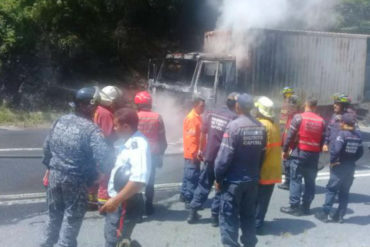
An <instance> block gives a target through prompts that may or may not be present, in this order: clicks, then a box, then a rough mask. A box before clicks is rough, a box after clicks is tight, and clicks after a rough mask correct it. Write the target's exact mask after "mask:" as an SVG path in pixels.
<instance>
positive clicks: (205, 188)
mask: <svg viewBox="0 0 370 247" xmlns="http://www.w3.org/2000/svg"><path fill="white" fill-rule="evenodd" d="M214 182H215V172H214V163H213V162H205V167H204V169H202V171H201V172H200V176H199V182H198V186H197V188H196V189H195V191H194V195H193V199H192V200H191V203H190V207H191V208H192V209H195V210H199V209H201V208H202V206H203V204H204V203H205V202H206V201H207V199H208V195H209V193H210V192H211V189H212V186H213V184H214ZM220 194H221V193H220V192H218V191H216V194H215V197H214V198H213V201H212V206H211V212H212V215H214V216H218V215H219V211H220Z"/></svg>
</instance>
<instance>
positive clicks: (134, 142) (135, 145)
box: [131, 141, 137, 149]
mask: <svg viewBox="0 0 370 247" xmlns="http://www.w3.org/2000/svg"><path fill="white" fill-rule="evenodd" d="M131 148H132V149H137V142H136V141H133V142H131Z"/></svg>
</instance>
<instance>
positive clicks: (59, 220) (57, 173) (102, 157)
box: [41, 88, 113, 247]
mask: <svg viewBox="0 0 370 247" xmlns="http://www.w3.org/2000/svg"><path fill="white" fill-rule="evenodd" d="M98 99H99V93H98V90H97V89H96V88H82V89H80V90H78V91H77V93H76V95H75V99H74V106H75V112H74V113H71V114H68V115H65V116H63V117H61V118H59V119H58V120H57V121H56V122H55V124H54V126H53V128H52V130H51V131H50V133H49V135H48V137H47V138H46V141H45V145H44V159H43V164H44V165H45V166H46V167H47V168H48V169H49V170H50V174H49V186H48V188H47V203H48V210H49V222H48V227H47V230H46V239H45V241H44V242H43V243H42V244H41V246H43V247H48V246H50V247H51V246H54V244H56V243H57V245H58V246H60V247H62V246H63V247H76V246H77V240H76V239H77V236H78V233H79V231H80V227H81V224H82V220H83V217H84V215H85V213H86V209H87V186H89V185H91V184H92V183H93V182H94V181H95V180H96V179H97V172H98V171H96V168H97V164H98V165H99V166H100V167H101V168H103V169H102V170H109V169H110V167H109V165H112V164H113V156H111V154H112V153H113V152H112V150H111V147H110V145H109V144H108V143H107V142H106V140H105V138H104V136H103V134H102V133H101V131H100V130H99V128H98V127H97V126H96V125H95V124H94V123H93V122H92V121H91V119H92V115H93V113H94V111H95V108H96V105H97V101H98Z"/></svg>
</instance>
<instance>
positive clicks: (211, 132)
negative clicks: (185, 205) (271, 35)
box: [187, 93, 238, 227]
mask: <svg viewBox="0 0 370 247" xmlns="http://www.w3.org/2000/svg"><path fill="white" fill-rule="evenodd" d="M237 96H238V94H237V93H231V94H229V96H228V97H227V100H226V105H225V106H223V107H221V108H219V109H216V110H214V111H209V112H208V113H207V114H206V117H205V120H204V122H203V124H202V134H201V139H203V138H207V145H206V147H205V151H204V155H203V153H202V152H201V153H200V154H199V156H200V157H199V159H200V160H204V163H205V168H204V169H203V170H202V171H201V174H200V177H199V182H198V186H197V188H196V189H195V192H194V196H193V200H192V201H191V203H190V213H189V217H188V219H187V221H188V223H189V224H192V223H195V222H196V221H197V220H198V219H199V215H198V214H197V210H199V209H201V207H202V205H203V204H204V203H205V201H206V200H207V198H208V195H209V193H210V191H211V189H212V186H213V184H214V182H215V175H214V161H215V159H216V156H217V152H218V150H219V148H220V145H221V141H222V136H223V134H224V131H225V129H226V126H227V124H228V123H229V122H230V121H231V120H234V119H235V118H236V117H237V114H236V113H235V103H236V98H237ZM201 142H202V141H201ZM203 156H204V157H203ZM219 197H220V193H219V192H216V195H215V197H214V199H213V202H212V225H213V226H215V227H216V226H218V215H219V206H220V205H219V203H220V202H219Z"/></svg>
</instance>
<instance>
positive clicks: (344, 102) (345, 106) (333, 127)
mask: <svg viewBox="0 0 370 247" xmlns="http://www.w3.org/2000/svg"><path fill="white" fill-rule="evenodd" d="M333 98H334V105H333V109H334V113H333V115H332V117H331V119H330V121H329V123H328V126H327V127H326V133H325V143H324V147H323V151H324V152H328V151H329V149H330V144H331V143H335V140H336V138H337V136H338V132H339V131H340V129H341V127H340V123H341V118H342V115H343V114H344V113H346V112H352V113H354V112H353V110H352V109H350V105H351V99H350V98H349V97H348V96H347V95H345V94H343V93H338V94H335V95H334V97H333Z"/></svg>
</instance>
